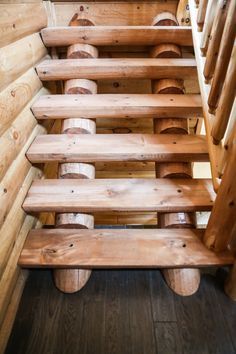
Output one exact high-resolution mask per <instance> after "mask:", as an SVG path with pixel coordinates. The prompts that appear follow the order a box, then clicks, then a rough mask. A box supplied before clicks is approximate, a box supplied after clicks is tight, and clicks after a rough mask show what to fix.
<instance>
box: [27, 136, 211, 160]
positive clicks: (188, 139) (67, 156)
mask: <svg viewBox="0 0 236 354" xmlns="http://www.w3.org/2000/svg"><path fill="white" fill-rule="evenodd" d="M27 157H28V159H29V160H30V161H31V162H36V163H39V162H47V161H58V162H65V161H67V162H97V161H101V162H106V161H137V160H138V161H158V162H176V161H208V149H207V143H206V138H205V136H202V135H180V134H173V135H172V134H91V135H90V134H84V135H83V134H80V135H78V134H61V135H59V134H57V135H38V136H37V137H36V138H35V140H34V141H33V143H32V144H31V146H30V148H29V149H28V152H27Z"/></svg>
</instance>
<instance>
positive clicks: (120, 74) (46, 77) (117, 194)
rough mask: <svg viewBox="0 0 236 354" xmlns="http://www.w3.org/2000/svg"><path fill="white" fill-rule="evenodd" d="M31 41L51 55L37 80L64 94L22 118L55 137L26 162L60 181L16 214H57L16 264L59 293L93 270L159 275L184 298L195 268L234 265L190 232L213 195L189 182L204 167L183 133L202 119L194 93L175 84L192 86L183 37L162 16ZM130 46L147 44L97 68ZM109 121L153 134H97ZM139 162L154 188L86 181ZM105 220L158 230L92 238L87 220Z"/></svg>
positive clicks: (193, 137) (195, 141) (199, 232)
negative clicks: (145, 219) (36, 270)
mask: <svg viewBox="0 0 236 354" xmlns="http://www.w3.org/2000/svg"><path fill="white" fill-rule="evenodd" d="M41 35H42V39H43V41H44V44H45V46H46V47H48V48H52V47H53V50H54V53H57V55H56V58H55V55H54V57H53V59H47V60H44V61H42V62H41V63H39V64H38V66H37V67H36V71H37V74H38V76H39V78H40V79H41V80H42V81H54V80H56V81H59V82H61V81H62V80H63V82H64V86H63V92H62V93H60V94H54V95H47V96H41V97H40V98H39V99H37V100H36V101H35V103H34V104H33V106H32V108H31V109H32V112H33V114H34V116H35V117H36V118H37V119H38V120H39V121H45V120H52V119H53V120H54V119H55V120H60V121H61V134H48V135H38V136H37V137H36V138H35V139H34V141H33V143H32V144H31V146H30V147H29V149H28V151H27V153H26V156H27V158H28V160H29V161H30V162H31V163H32V164H45V163H58V164H59V167H58V179H39V180H35V181H34V182H33V183H32V185H31V187H30V189H29V191H28V194H27V196H26V198H25V201H24V203H23V209H24V210H25V211H26V212H27V213H29V214H31V213H41V212H53V213H56V217H55V220H56V222H55V227H54V228H42V229H35V230H32V231H30V233H29V235H28V237H27V240H26V243H25V245H24V247H23V250H22V253H21V256H20V258H19V264H20V265H21V266H22V267H26V268H30V267H49V268H53V269H54V280H55V283H56V286H57V287H58V288H59V289H60V290H62V291H64V292H75V291H77V290H79V289H80V288H81V287H83V286H84V285H85V284H86V282H87V280H88V279H89V276H90V274H91V270H92V269H93V268H122V267H123V268H128V267H129V268H132V267H137V268H148V267H150V268H162V269H163V274H164V276H165V278H166V281H167V282H168V284H169V285H170V287H172V288H173V290H174V291H176V292H177V293H179V294H182V295H189V294H190V293H193V292H194V291H196V289H197V288H198V285H199V281H200V273H199V269H198V268H200V267H205V266H216V265H230V264H232V263H233V262H234V258H233V255H232V254H231V253H230V252H229V251H223V252H220V253H215V252H214V251H212V250H209V249H208V248H207V247H206V246H205V245H204V243H203V238H204V230H203V229H196V212H199V211H211V210H212V207H213V204H214V201H215V198H216V194H215V192H214V188H213V185H212V180H211V179H204V178H201V179H195V178H193V173H192V163H194V162H208V161H209V154H208V144H207V139H206V136H204V135H200V133H199V132H198V133H197V134H193V133H191V134H190V133H189V126H188V121H189V119H190V118H194V119H198V118H200V119H201V118H202V116H203V110H202V100H201V95H200V94H194V93H185V89H184V80H186V79H190V78H191V79H193V80H194V79H195V80H197V65H196V61H195V59H194V57H193V56H192V57H190V56H188V57H187V56H184V55H183V54H182V49H181V46H185V47H187V48H188V51H189V53H191V51H192V47H193V40H192V30H191V27H188V26H185V27H184V26H179V24H178V21H177V20H176V18H175V16H174V15H173V14H172V13H169V12H162V13H160V14H157V16H156V17H155V18H154V19H153V23H150V25H148V26H115V25H114V26H78V25H77V26H76V25H75V23H70V24H68V26H67V27H48V28H45V29H43V30H42V31H41ZM137 45H145V46H148V51H149V53H150V57H149V58H140V57H137V58H125V57H124V58H122V57H119V58H99V49H100V47H101V46H103V47H105V46H129V48H130V50H132V46H137ZM55 48H56V49H55ZM63 48H64V49H63ZM65 48H66V53H65ZM60 53H62V54H60ZM101 79H117V80H118V79H127V80H132V79H140V80H143V79H150V80H152V94H134V93H133V94H126V93H123V94H122V93H120V94H101V93H98V83H97V81H96V80H101ZM116 118H117V119H122V118H123V119H124V120H125V119H141V118H145V119H147V120H153V126H154V130H153V134H146V133H135V134H133V133H132V134H96V120H97V119H100V120H102V119H116ZM137 161H138V162H153V163H155V173H156V178H106V179H104V178H99V179H96V170H95V166H96V163H98V162H102V163H107V164H109V163H113V162H137ZM113 211H115V212H123V211H125V212H140V211H142V212H146V211H150V212H155V213H158V225H157V226H156V228H152V229H147V228H141V229H126V228H123V229H118V230H117V229H116V230H115V229H109V228H104V229H96V228H95V222H94V216H93V214H94V213H96V212H101V213H106V212H113ZM94 228H95V229H94ZM187 273H188V277H189V278H188V279H191V280H190V281H189V284H187V283H186V284H185V287H183V288H182V289H180V288H181V286H180V287H178V284H177V280H176V279H177V278H175V277H178V279H181V276H182V279H184V278H185V277H186V274H187ZM173 279H175V281H173ZM186 279H187V278H185V280H186ZM180 281H181V280H180ZM183 282H184V281H183ZM188 285H189V286H188Z"/></svg>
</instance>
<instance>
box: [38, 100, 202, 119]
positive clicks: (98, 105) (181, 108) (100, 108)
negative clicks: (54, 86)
mask: <svg viewBox="0 0 236 354" xmlns="http://www.w3.org/2000/svg"><path fill="white" fill-rule="evenodd" d="M32 111H33V113H34V115H35V117H36V118H38V119H62V118H78V117H83V118H138V117H142V118H144V117H146V118H153V117H154V116H155V117H163V118H165V117H181V118H183V117H193V116H195V117H196V116H201V114H202V108H201V97H200V95H168V94H167V95H161V94H160V95H158V94H157V95H154V94H143V95H139V94H130V95H127V94H117V95H116V94H114V95H113V94H105V95H104V94H99V95H98V94H96V95H51V96H42V97H40V98H39V99H38V100H37V101H36V102H35V103H34V104H33V106H32Z"/></svg>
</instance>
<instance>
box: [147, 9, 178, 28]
mask: <svg viewBox="0 0 236 354" xmlns="http://www.w3.org/2000/svg"><path fill="white" fill-rule="evenodd" d="M151 25H152V26H178V21H177V19H176V17H175V15H173V14H172V13H171V12H168V11H164V12H161V13H159V14H158V15H156V16H155V17H154V19H153V21H152V24H151Z"/></svg>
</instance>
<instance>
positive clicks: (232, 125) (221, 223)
mask: <svg viewBox="0 0 236 354" xmlns="http://www.w3.org/2000/svg"><path fill="white" fill-rule="evenodd" d="M197 3H198V2H196V1H194V0H189V7H190V15H191V24H192V31H193V43H194V49H195V56H196V61H197V67H198V78H199V84H200V90H201V96H202V104H203V113H204V121H205V127H206V133H207V137H208V145H209V155H210V162H211V170H212V178H213V184H214V188H215V191H216V192H217V197H216V201H215V203H214V206H213V210H212V213H211V216H210V219H209V223H208V226H207V229H206V233H205V237H204V242H205V244H206V245H207V246H208V247H209V248H212V249H214V250H215V251H222V250H225V249H226V248H227V247H228V245H229V243H230V241H231V239H232V238H235V239H236V235H234V233H235V232H234V231H233V230H235V229H236V183H235V177H236V100H235V94H236V45H235V35H236V1H235V0H218V1H215V0H208V4H207V7H206V1H204V0H200V1H199V6H198V9H197V7H196V6H197V5H198V4H197ZM199 11H200V14H199ZM204 13H205V15H204ZM199 24H200V26H199ZM202 28H203V32H200V31H201V29H202ZM221 178H222V180H221Z"/></svg>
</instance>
